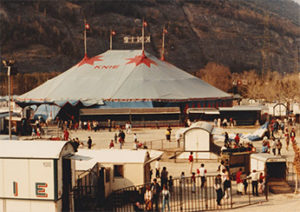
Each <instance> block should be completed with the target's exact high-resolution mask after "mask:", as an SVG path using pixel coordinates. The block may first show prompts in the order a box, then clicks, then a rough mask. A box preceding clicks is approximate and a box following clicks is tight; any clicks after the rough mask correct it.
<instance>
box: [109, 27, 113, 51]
mask: <svg viewBox="0 0 300 212" xmlns="http://www.w3.org/2000/svg"><path fill="white" fill-rule="evenodd" d="M109 49H110V50H112V30H110V36H109Z"/></svg>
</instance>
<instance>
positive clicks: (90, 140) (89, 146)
mask: <svg viewBox="0 0 300 212" xmlns="http://www.w3.org/2000/svg"><path fill="white" fill-rule="evenodd" d="M88 138H89V139H88V141H87V144H88V148H89V149H91V148H92V143H93V141H92V139H91V136H89V137H88Z"/></svg>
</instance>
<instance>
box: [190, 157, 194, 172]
mask: <svg viewBox="0 0 300 212" xmlns="http://www.w3.org/2000/svg"><path fill="white" fill-rule="evenodd" d="M193 163H194V157H193V152H190V156H189V166H190V173H191V174H192V173H193Z"/></svg>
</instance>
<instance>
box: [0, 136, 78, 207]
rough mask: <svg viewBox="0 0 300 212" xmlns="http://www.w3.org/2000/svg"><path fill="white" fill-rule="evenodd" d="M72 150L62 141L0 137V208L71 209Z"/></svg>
mask: <svg viewBox="0 0 300 212" xmlns="http://www.w3.org/2000/svg"><path fill="white" fill-rule="evenodd" d="M73 153H74V149H73V147H72V145H71V144H70V143H68V142H64V141H8V140H0V212H20V211H22V212H40V211H43V212H59V211H74V207H73V206H74V202H73V199H72V195H70V192H71V190H72V185H74V183H75V180H74V179H75V178H74V170H75V169H74V167H75V164H74V163H73V161H71V160H70V159H67V157H68V156H69V155H71V154H73Z"/></svg>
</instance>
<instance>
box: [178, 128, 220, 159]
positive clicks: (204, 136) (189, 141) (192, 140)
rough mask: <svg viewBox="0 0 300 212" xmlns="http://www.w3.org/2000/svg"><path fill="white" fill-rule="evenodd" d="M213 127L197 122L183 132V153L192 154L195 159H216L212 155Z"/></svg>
mask: <svg viewBox="0 0 300 212" xmlns="http://www.w3.org/2000/svg"><path fill="white" fill-rule="evenodd" d="M212 131H213V125H212V124H209V123H207V122H197V123H194V124H192V125H191V126H190V127H189V128H187V129H185V130H184V131H183V133H182V134H183V143H184V144H183V146H184V151H185V152H193V153H194V158H197V159H216V158H217V156H216V155H215V154H214V153H213V149H212V148H213V136H212Z"/></svg>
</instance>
